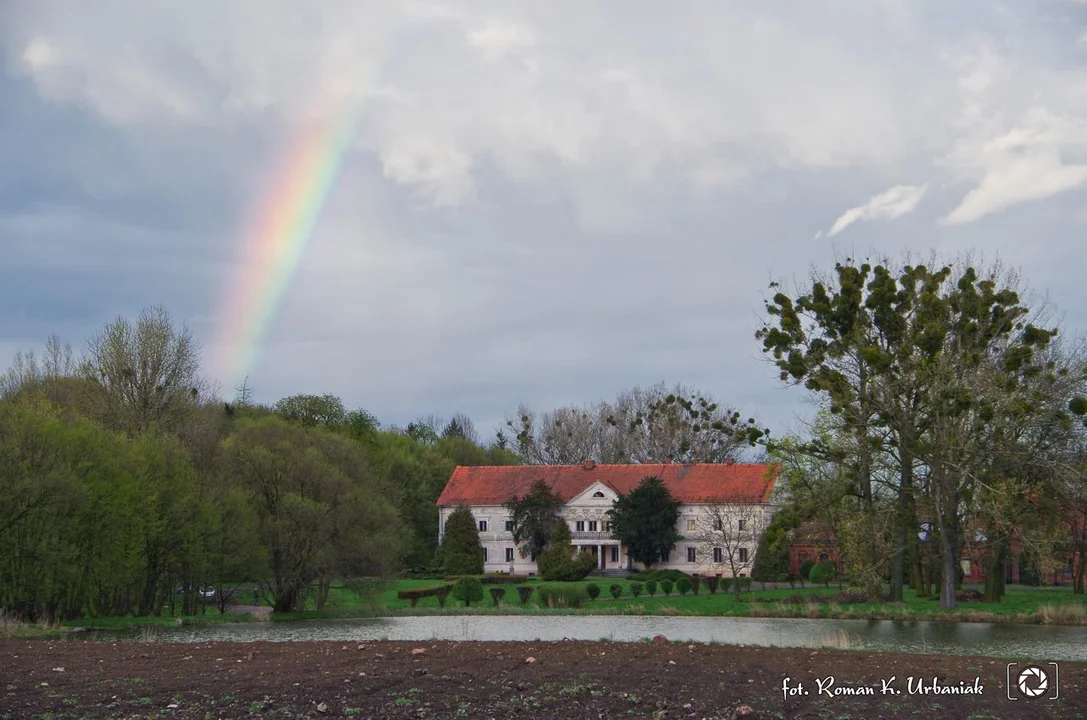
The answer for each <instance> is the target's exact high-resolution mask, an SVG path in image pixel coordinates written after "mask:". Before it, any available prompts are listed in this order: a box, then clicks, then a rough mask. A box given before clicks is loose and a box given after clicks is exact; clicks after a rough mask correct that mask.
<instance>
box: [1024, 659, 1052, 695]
mask: <svg viewBox="0 0 1087 720" xmlns="http://www.w3.org/2000/svg"><path fill="white" fill-rule="evenodd" d="M1016 684H1017V685H1018V686H1019V692H1020V693H1021V694H1022V695H1023V697H1028V698H1036V697H1041V696H1042V695H1044V694H1045V691H1046V690H1047V689H1049V676H1048V675H1046V672H1045V670H1043V669H1041V668H1040V667H1035V666H1033V665H1032V666H1030V667H1025V668H1023V669H1022V670H1021V671H1020V672H1019V680H1018V682H1017V683H1016Z"/></svg>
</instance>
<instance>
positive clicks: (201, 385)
mask: <svg viewBox="0 0 1087 720" xmlns="http://www.w3.org/2000/svg"><path fill="white" fill-rule="evenodd" d="M80 373H81V375H82V376H83V377H84V378H86V379H87V380H89V381H90V382H91V383H93V392H92V395H91V398H90V400H91V403H92V406H93V408H94V411H95V413H96V416H97V418H98V419H99V420H100V421H101V422H102V423H103V424H105V425H106V427H108V428H110V429H114V430H121V431H124V432H127V433H131V434H134V433H138V432H141V431H145V430H152V431H155V432H174V431H177V430H179V429H180V428H181V427H182V426H184V424H185V423H186V422H187V421H188V419H189V417H190V416H191V414H192V413H193V411H194V410H195V408H196V406H197V403H198V401H199V400H200V399H201V398H202V397H203V396H204V395H206V394H207V392H208V385H207V382H206V381H205V380H203V379H202V378H201V376H200V347H199V345H198V343H197V341H196V339H195V338H194V337H193V334H192V332H191V331H190V330H189V329H188V328H187V327H185V326H184V325H182V326H180V327H179V326H176V325H175V324H174V321H173V319H172V318H171V317H170V314H169V313H168V312H167V311H166V309H165V308H163V307H159V306H155V307H151V308H147V309H145V310H144V311H143V312H142V313H140V316H139V318H137V319H136V322H135V323H132V322H130V321H128V320H126V319H125V318H121V317H119V318H117V319H116V320H114V321H113V322H111V323H109V324H108V325H106V326H105V328H103V329H102V330H101V331H100V332H98V333H97V334H95V335H94V336H92V337H91V338H90V340H88V342H87V350H86V355H85V357H84V359H83V361H82V364H81V366H80Z"/></svg>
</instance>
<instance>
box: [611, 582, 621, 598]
mask: <svg viewBox="0 0 1087 720" xmlns="http://www.w3.org/2000/svg"><path fill="white" fill-rule="evenodd" d="M608 592H610V593H611V596H612V597H613V598H615V599H616V600H618V599H619V598H621V597H623V586H622V585H620V584H619V583H613V584H612V586H611V587H609V588H608Z"/></svg>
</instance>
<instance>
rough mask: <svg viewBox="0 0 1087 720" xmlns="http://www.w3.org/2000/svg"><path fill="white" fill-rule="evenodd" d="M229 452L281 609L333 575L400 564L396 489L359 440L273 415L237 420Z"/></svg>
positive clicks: (294, 605) (323, 587) (292, 606)
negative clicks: (253, 513) (248, 497)
mask: <svg viewBox="0 0 1087 720" xmlns="http://www.w3.org/2000/svg"><path fill="white" fill-rule="evenodd" d="M225 450H226V454H227V458H228V463H229V472H231V473H232V474H233V475H234V476H235V477H237V478H238V480H239V481H240V482H241V484H242V486H243V487H244V488H246V489H247V490H248V491H249V492H251V493H252V494H253V497H254V500H255V505H256V510H257V525H258V532H259V536H260V538H261V542H262V544H263V545H264V547H265V548H266V549H267V551H268V556H269V559H270V562H271V567H270V574H271V579H270V580H269V581H268V582H267V583H266V589H267V590H268V592H269V593H270V594H271V595H272V597H273V598H274V608H275V610H276V612H289V611H293V610H297V609H298V608H299V607H301V604H302V600H303V597H304V594H305V593H306V592H308V591H309V590H310V589H311V587H312V586H313V585H314V584H315V583H318V584H319V585H320V592H321V593H322V594H324V593H327V587H328V583H329V581H330V580H331V578H334V577H359V576H381V575H386V574H388V573H390V572H392V571H393V570H394V569H395V567H396V564H397V562H398V559H399V558H400V557H401V553H402V551H403V545H404V538H403V535H402V530H401V523H400V521H399V518H398V516H397V512H396V509H395V507H394V505H393V504H392V502H390V500H389V499H388V498H389V496H390V495H391V494H392V489H391V488H389V487H388V486H386V485H384V484H383V483H382V481H381V480H380V479H379V478H377V477H375V476H374V475H373V474H372V473H371V471H370V470H369V468H368V466H367V462H366V458H365V455H364V454H363V452H362V450H361V449H360V448H359V447H358V446H357V445H356V444H355V443H353V442H351V441H350V440H348V439H347V438H343V437H340V436H337V435H334V434H332V433H329V432H328V431H325V430H323V429H320V428H307V427H303V426H299V425H296V424H293V423H288V422H287V421H285V420H282V419H280V418H277V417H274V416H272V417H265V418H255V419H250V420H243V421H239V424H238V426H237V428H236V430H235V432H234V433H233V435H232V436H231V437H230V438H228V439H227V441H226V446H225Z"/></svg>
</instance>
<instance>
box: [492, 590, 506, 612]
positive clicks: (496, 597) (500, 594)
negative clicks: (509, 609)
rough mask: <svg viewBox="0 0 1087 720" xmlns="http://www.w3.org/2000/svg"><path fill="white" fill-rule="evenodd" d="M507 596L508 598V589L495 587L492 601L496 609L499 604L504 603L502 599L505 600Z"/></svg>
mask: <svg viewBox="0 0 1087 720" xmlns="http://www.w3.org/2000/svg"><path fill="white" fill-rule="evenodd" d="M505 596H506V588H504V587H493V588H491V600H492V601H493V602H494V604H495V607H498V604H499V603H501V602H502V598H504V597H505Z"/></svg>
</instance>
